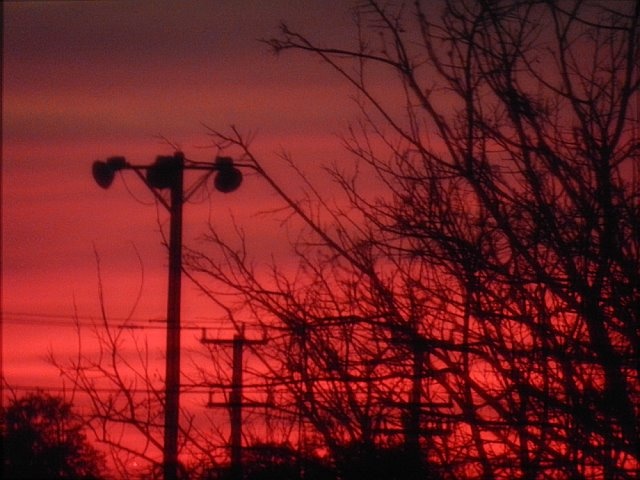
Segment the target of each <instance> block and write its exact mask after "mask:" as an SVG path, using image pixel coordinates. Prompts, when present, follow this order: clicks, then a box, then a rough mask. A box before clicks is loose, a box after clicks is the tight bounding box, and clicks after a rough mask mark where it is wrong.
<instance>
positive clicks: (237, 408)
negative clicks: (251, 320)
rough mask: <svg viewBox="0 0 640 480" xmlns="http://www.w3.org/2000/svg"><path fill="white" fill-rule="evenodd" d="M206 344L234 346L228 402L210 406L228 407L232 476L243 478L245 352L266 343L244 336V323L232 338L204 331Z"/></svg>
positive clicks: (233, 477) (210, 403) (210, 405)
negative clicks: (212, 335)
mask: <svg viewBox="0 0 640 480" xmlns="http://www.w3.org/2000/svg"><path fill="white" fill-rule="evenodd" d="M200 341H201V342H202V343H204V344H218V345H228V344H231V345H232V346H233V363H232V372H231V394H230V395H229V401H228V402H222V403H220V402H211V401H209V403H208V405H207V406H209V407H228V408H229V416H230V418H231V435H230V441H229V448H230V450H231V455H230V456H231V478H232V479H233V480H241V479H242V407H243V405H247V404H248V403H247V402H244V400H243V381H242V373H243V366H242V361H243V354H244V346H245V345H257V344H264V343H266V340H265V339H262V340H249V339H247V338H246V337H245V336H244V325H243V326H242V327H241V329H240V333H236V334H235V335H234V336H233V339H232V340H226V339H211V338H206V335H205V332H204V331H203V332H202V338H201V340H200ZM250 405H251V406H261V405H264V404H261V403H255V402H251V403H250Z"/></svg>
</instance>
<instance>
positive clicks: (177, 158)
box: [92, 152, 249, 480]
mask: <svg viewBox="0 0 640 480" xmlns="http://www.w3.org/2000/svg"><path fill="white" fill-rule="evenodd" d="M244 166H249V165H244ZM186 169H190V170H203V171H207V172H208V173H207V175H208V174H210V173H211V172H217V175H216V177H215V179H214V182H213V185H214V187H215V188H216V189H217V190H218V191H220V192H222V193H229V192H233V191H235V190H236V189H237V188H238V187H239V186H240V184H241V183H242V173H241V172H240V171H239V170H238V169H237V168H236V167H235V166H234V163H233V160H232V159H231V158H229V157H217V158H216V160H215V162H214V163H213V164H209V163H196V162H190V163H189V164H186V162H185V158H184V154H183V153H182V152H176V153H175V154H174V155H173V156H172V157H167V156H159V157H157V158H156V161H155V163H154V164H152V165H148V166H136V165H131V164H129V163H128V162H127V161H126V159H125V158H124V157H111V158H109V159H107V161H106V162H104V161H100V160H98V161H96V162H94V163H93V167H92V171H93V177H94V179H95V181H96V183H97V184H98V185H99V186H100V187H102V188H109V186H111V184H112V183H113V179H114V176H115V173H116V172H118V171H120V170H133V171H134V172H135V173H137V174H138V176H139V177H140V178H141V179H142V180H143V181H144V183H145V184H146V185H147V186H148V187H149V189H150V190H151V191H152V193H153V194H154V195H155V197H156V199H158V201H159V202H160V203H161V204H162V205H164V206H165V207H166V208H167V210H168V211H169V215H170V231H169V285H168V291H167V342H166V364H165V397H164V401H165V404H164V443H163V452H162V454H163V465H162V466H163V475H164V480H177V478H178V469H179V462H178V432H179V429H180V421H179V420H180V419H179V417H180V329H181V326H180V305H181V302H180V295H181V284H182V207H183V205H184V203H185V201H186V200H187V199H188V197H189V196H190V195H191V194H193V193H194V192H193V191H192V192H191V193H190V194H186V195H185V190H184V171H185V170H186ZM141 171H146V177H145V176H143V175H142V173H141ZM167 188H168V189H170V192H171V194H170V203H167V202H166V200H165V199H164V198H163V197H162V196H161V195H160V194H159V193H158V192H157V190H163V189H167Z"/></svg>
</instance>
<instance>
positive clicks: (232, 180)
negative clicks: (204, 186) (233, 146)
mask: <svg viewBox="0 0 640 480" xmlns="http://www.w3.org/2000/svg"><path fill="white" fill-rule="evenodd" d="M214 166H215V167H216V170H217V173H216V177H215V178H214V180H213V186H214V187H215V188H216V190H218V191H219V192H222V193H230V192H233V191H234V190H237V189H238V187H239V186H240V184H241V183H242V172H241V171H240V170H238V169H237V168H236V167H234V166H233V159H232V158H231V157H217V158H216V161H215V163H214Z"/></svg>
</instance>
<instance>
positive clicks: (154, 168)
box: [147, 153, 183, 189]
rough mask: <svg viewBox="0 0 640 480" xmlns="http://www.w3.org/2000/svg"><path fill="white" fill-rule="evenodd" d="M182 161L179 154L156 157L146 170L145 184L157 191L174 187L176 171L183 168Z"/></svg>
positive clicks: (176, 177)
mask: <svg viewBox="0 0 640 480" xmlns="http://www.w3.org/2000/svg"><path fill="white" fill-rule="evenodd" d="M182 159H183V157H182V154H180V153H176V155H174V156H163V155H159V156H158V157H156V161H155V163H154V164H153V165H151V166H150V167H149V168H148V169H147V184H148V185H149V186H150V187H153V188H158V189H163V188H172V187H174V186H175V185H176V182H177V180H178V171H179V170H180V169H181V168H182V167H183V162H182Z"/></svg>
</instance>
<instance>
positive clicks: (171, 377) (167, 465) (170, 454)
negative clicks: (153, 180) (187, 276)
mask: <svg viewBox="0 0 640 480" xmlns="http://www.w3.org/2000/svg"><path fill="white" fill-rule="evenodd" d="M172 162H173V163H174V165H173V169H174V171H175V176H174V179H173V182H172V185H171V204H170V217H171V225H170V231H169V286H168V293H167V346H166V363H165V408H164V425H165V427H164V444H163V448H164V452H163V456H164V465H163V469H164V478H165V479H166V480H173V479H177V478H178V430H179V425H180V421H179V416H180V294H181V285H182V205H183V201H184V198H183V196H184V193H183V192H184V186H183V183H184V182H183V177H184V175H183V172H184V155H183V154H182V153H181V152H178V153H176V154H175V155H174V156H173V157H172Z"/></svg>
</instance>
